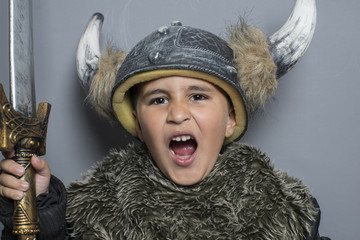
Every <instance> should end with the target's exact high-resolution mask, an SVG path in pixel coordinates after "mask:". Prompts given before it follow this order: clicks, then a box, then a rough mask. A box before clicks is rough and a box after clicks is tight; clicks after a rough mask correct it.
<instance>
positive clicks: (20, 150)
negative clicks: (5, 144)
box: [13, 138, 40, 240]
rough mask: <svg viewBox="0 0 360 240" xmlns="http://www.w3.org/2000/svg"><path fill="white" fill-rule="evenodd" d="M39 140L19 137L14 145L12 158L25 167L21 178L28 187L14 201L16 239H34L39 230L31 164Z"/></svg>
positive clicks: (33, 172)
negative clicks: (19, 198) (22, 195)
mask: <svg viewBox="0 0 360 240" xmlns="http://www.w3.org/2000/svg"><path fill="white" fill-rule="evenodd" d="M39 145H40V141H39V140H38V139H36V138H24V139H21V140H20V141H19V142H18V144H17V145H16V147H15V157H14V160H15V161H16V162H17V163H19V164H20V165H22V166H23V167H24V168H25V174H24V176H22V177H21V179H22V180H24V181H26V182H28V183H29V185H30V187H29V189H28V190H27V191H26V192H25V193H24V198H23V199H22V200H20V201H15V202H14V213H13V233H14V234H16V235H19V237H18V239H23V240H25V239H26V240H32V239H36V234H37V233H38V232H39V228H38V224H39V220H38V216H37V211H36V192H35V171H34V169H33V168H32V166H31V157H32V156H33V155H35V154H36V152H37V149H38V148H39Z"/></svg>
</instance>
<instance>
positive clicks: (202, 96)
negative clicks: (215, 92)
mask: <svg viewBox="0 0 360 240" xmlns="http://www.w3.org/2000/svg"><path fill="white" fill-rule="evenodd" d="M205 99H207V97H206V96H205V95H203V94H194V95H192V96H191V100H195V101H199V100H205Z"/></svg>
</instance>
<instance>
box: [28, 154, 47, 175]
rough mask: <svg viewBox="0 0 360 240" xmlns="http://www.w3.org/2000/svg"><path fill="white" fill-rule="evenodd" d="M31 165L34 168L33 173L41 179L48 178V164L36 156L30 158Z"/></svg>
mask: <svg viewBox="0 0 360 240" xmlns="http://www.w3.org/2000/svg"><path fill="white" fill-rule="evenodd" d="M31 165H32V167H33V168H34V170H35V172H36V173H37V174H39V175H40V176H43V177H50V175H51V172H50V167H49V164H48V163H47V162H46V161H45V160H44V159H42V158H39V157H38V156H32V158H31Z"/></svg>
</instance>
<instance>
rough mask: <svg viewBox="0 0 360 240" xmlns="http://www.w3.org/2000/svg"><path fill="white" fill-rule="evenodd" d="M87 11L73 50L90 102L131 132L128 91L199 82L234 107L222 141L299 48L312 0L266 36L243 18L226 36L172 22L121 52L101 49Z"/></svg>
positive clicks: (307, 33) (97, 18)
mask: <svg viewBox="0 0 360 240" xmlns="http://www.w3.org/2000/svg"><path fill="white" fill-rule="evenodd" d="M103 20H104V18H103V16H102V15H101V14H100V13H96V14H94V15H93V17H92V18H91V20H90V21H89V24H88V26H87V28H86V30H85V32H84V33H83V35H82V37H81V39H80V42H79V46H78V51H77V69H78V75H79V78H80V82H81V84H82V86H83V87H84V89H85V90H86V91H88V92H89V95H88V96H89V99H90V101H91V103H92V104H93V105H94V107H95V108H96V109H97V110H98V111H99V112H100V113H101V114H102V115H104V116H106V117H107V118H109V119H115V120H117V121H119V122H120V123H121V124H122V126H123V127H124V128H125V129H126V130H127V131H128V132H129V133H130V134H132V135H134V136H136V134H137V133H136V130H135V118H134V116H133V114H132V110H133V107H132V104H131V100H130V96H129V95H130V94H129V90H130V89H131V87H133V86H134V85H136V84H138V83H141V82H145V81H150V80H154V79H158V78H161V77H167V76H174V75H177V76H186V77H194V78H199V79H203V80H206V81H209V82H211V83H213V84H214V85H216V86H218V87H220V88H222V89H223V90H224V92H225V93H227V95H228V96H229V98H230V100H231V102H232V105H233V107H234V110H235V117H236V124H237V126H236V130H235V132H234V134H233V135H232V136H231V137H229V138H228V139H226V141H225V143H228V142H231V141H234V140H238V139H239V138H240V137H241V136H242V135H243V134H244V132H245V131H246V127H247V121H248V113H250V114H251V113H252V112H254V111H255V110H256V109H258V108H259V107H261V106H263V105H264V103H265V101H266V100H267V99H268V98H269V97H271V96H272V95H273V93H274V91H275V89H276V87H277V79H278V78H280V77H281V76H283V75H284V74H286V73H287V72H288V71H290V70H291V68H292V67H293V66H294V65H295V64H296V62H297V61H298V60H299V58H300V57H301V56H303V54H304V53H305V51H306V49H307V47H308V45H309V44H310V41H311V38H312V35H313V33H314V29H315V23H316V7H315V0H297V2H296V4H295V6H294V9H293V11H292V13H291V15H290V17H289V19H288V20H287V22H286V23H285V25H284V26H283V27H282V28H281V29H280V30H279V31H278V32H276V33H275V34H273V35H272V36H270V37H269V38H267V37H266V36H265V35H264V34H263V33H262V32H261V31H260V30H259V29H257V28H255V27H252V26H249V25H247V24H246V23H245V22H244V21H241V22H240V23H238V24H236V25H233V26H230V27H229V28H228V32H229V34H228V38H227V39H226V40H223V39H222V38H220V37H218V36H216V35H214V34H212V33H210V32H207V31H205V30H202V29H197V28H192V27H187V26H182V25H181V23H180V22H173V23H172V24H171V25H170V26H165V27H160V28H159V29H158V30H157V31H154V32H152V33H151V34H149V35H148V36H147V37H145V38H144V39H143V40H141V41H140V42H139V43H138V44H136V46H135V47H134V48H133V49H132V50H131V51H130V52H129V53H128V54H127V53H125V52H123V51H121V50H115V49H113V48H112V47H108V48H107V49H106V51H104V53H102V54H100V47H99V36H100V30H101V26H102V23H103Z"/></svg>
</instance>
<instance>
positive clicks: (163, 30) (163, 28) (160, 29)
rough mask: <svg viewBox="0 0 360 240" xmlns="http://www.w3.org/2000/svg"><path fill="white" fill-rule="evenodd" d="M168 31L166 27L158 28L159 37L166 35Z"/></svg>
mask: <svg viewBox="0 0 360 240" xmlns="http://www.w3.org/2000/svg"><path fill="white" fill-rule="evenodd" d="M169 31H170V30H169V28H168V27H166V26H164V27H159V28H158V33H160V34H161V35H166V34H168V33H169Z"/></svg>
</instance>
